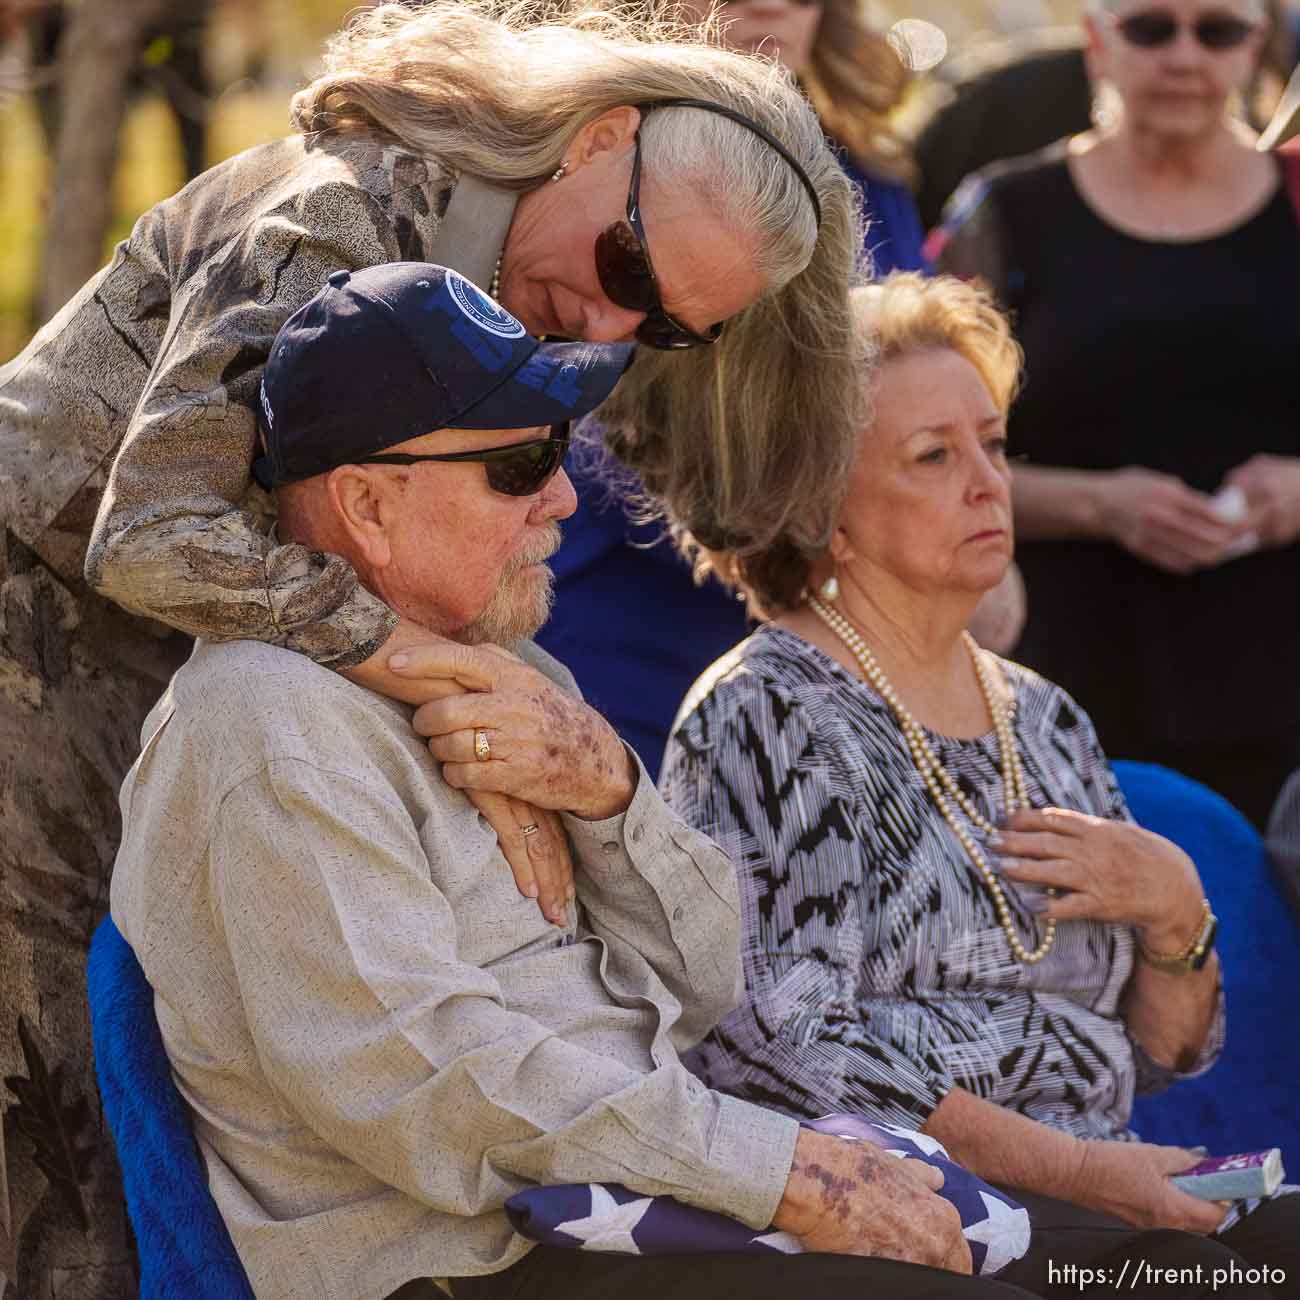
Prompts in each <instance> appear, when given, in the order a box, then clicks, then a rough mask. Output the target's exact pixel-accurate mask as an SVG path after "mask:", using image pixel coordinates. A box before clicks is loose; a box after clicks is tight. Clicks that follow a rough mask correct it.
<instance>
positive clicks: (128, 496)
mask: <svg viewBox="0 0 1300 1300" xmlns="http://www.w3.org/2000/svg"><path fill="white" fill-rule="evenodd" d="M400 256H401V249H400V247H399V240H398V239H397V237H396V235H395V234H394V231H393V226H392V222H391V220H390V218H389V216H388V214H387V213H386V211H385V209H384V208H383V207H382V206H381V205H380V204H379V203H378V202H377V200H376V199H375V198H374V196H373V195H371V194H368V193H366V192H365V191H364V190H361V189H358V188H356V187H355V186H353V185H350V184H348V183H346V182H343V181H330V182H329V183H325V184H318V185H315V186H314V187H312V188H310V189H308V190H307V191H306V192H305V193H301V194H298V195H295V196H294V197H293V198H292V199H291V200H289V201H287V202H286V203H284V204H282V205H280V206H279V207H278V208H276V209H274V210H272V211H270V212H268V213H265V214H264V215H262V216H260V217H259V218H258V219H257V220H256V221H254V222H253V223H252V224H251V226H250V227H249V228H248V229H247V230H246V231H243V232H235V233H233V234H232V235H231V236H230V238H229V239H228V240H227V241H226V242H225V243H224V244H221V245H219V246H217V247H216V248H214V249H213V250H212V251H211V254H210V255H209V256H208V257H207V260H206V261H205V262H203V263H202V264H201V265H200V266H199V267H198V268H197V269H196V270H195V271H194V273H193V274H192V275H190V276H189V278H188V279H187V280H186V282H185V284H184V285H183V286H182V287H181V288H180V290H179V291H178V292H177V294H176V296H175V298H174V299H173V303H172V311H171V317H170V320H169V322H168V327H167V332H166V334H165V336H164V337H163V340H162V344H161V347H160V350H159V353H158V356H157V359H156V361H155V363H154V366H153V369H152V372H151V374H150V376H149V381H148V384H147V385H146V387H145V389H144V392H143V394H142V395H141V397H140V400H139V403H138V405H137V406H136V409H135V413H134V415H133V417H132V419H131V422H130V425H129V427H128V429H127V432H126V435H125V437H124V439H123V441H122V444H121V447H120V449H119V451H118V454H117V457H116V459H115V461H114V464H113V468H112V472H111V474H110V476H109V481H108V486H107V489H106V490H105V493H104V496H103V500H102V501H101V503H100V507H99V514H98V517H97V519H96V521H95V528H94V532H93V534H92V536H91V540H90V547H89V550H88V552H87V556H86V578H87V581H88V582H90V584H91V585H92V586H93V587H95V588H96V589H97V590H98V591H99V592H101V593H102V594H103V595H105V596H107V597H109V598H110V599H112V600H115V601H117V602H118V603H119V604H121V605H124V606H125V607H127V608H128V609H131V610H134V611H136V612H138V613H141V614H146V615H148V616H150V617H152V618H155V619H158V620H160V621H161V622H164V623H167V624H170V625H171V626H172V627H176V628H179V629H181V630H182V631H184V632H188V633H191V634H192V635H194V636H203V637H207V638H209V639H214V640H231V639H245V638H247V639H253V640H259V641H267V642H270V643H271V644H273V645H279V646H284V647H286V648H288V649H291V650H296V651H299V652H300V653H303V654H306V655H308V656H309V657H310V658H312V659H314V660H316V661H317V662H318V663H321V664H325V665H328V666H329V667H331V668H335V669H343V668H348V667H351V666H352V665H353V664H357V663H360V662H361V661H362V660H364V659H366V658H368V657H369V656H370V655H371V654H373V653H374V652H375V651H376V650H377V649H378V648H379V647H380V646H381V645H382V644H383V642H384V641H385V640H386V639H387V638H388V636H389V634H390V633H391V632H392V629H393V627H394V626H395V624H396V621H397V620H396V616H395V615H394V614H393V613H392V611H391V610H389V608H388V607H387V606H386V605H384V604H383V603H382V602H381V601H380V600H378V599H377V598H376V597H374V596H373V595H371V594H370V593H369V592H368V591H366V589H365V588H364V587H362V586H361V585H360V583H359V582H358V580H357V576H356V574H355V573H354V572H353V570H352V568H351V567H350V566H349V565H348V564H347V563H346V562H345V561H344V560H342V559H341V558H339V557H338V556H333V555H323V554H315V553H312V552H309V551H308V550H306V549H305V548H304V547H302V546H297V545H285V546H281V545H276V544H275V543H274V542H273V541H272V540H271V538H270V537H268V536H267V534H266V533H265V532H264V531H262V529H261V528H260V527H259V526H258V523H257V520H256V519H255V517H254V516H253V515H252V514H251V513H249V512H248V511H247V510H244V509H242V508H241V507H240V504H238V503H240V502H242V501H243V500H244V498H245V495H246V493H247V491H248V488H249V470H250V465H251V463H252V459H253V456H254V452H255V445H256V438H257V425H256V417H255V414H254V412H255V406H256V402H257V391H258V385H259V382H260V380H261V373H262V367H263V363H264V361H265V359H266V356H267V354H268V352H269V350H270V346H271V343H272V341H273V340H274V338H275V334H276V332H277V330H278V329H279V327H280V325H281V324H282V323H283V322H284V320H285V319H286V318H287V317H288V316H289V315H290V314H291V313H292V312H293V311H295V310H296V309H297V308H298V307H299V306H301V305H302V304H303V303H304V302H306V301H307V300H308V299H309V298H310V297H311V296H312V295H313V294H314V293H315V292H316V291H317V289H318V288H319V287H320V286H321V285H322V284H323V283H324V282H325V279H326V278H327V277H328V276H329V274H330V273H331V272H333V271H336V270H338V269H340V268H349V269H351V268H356V267H360V266H368V265H373V264H375V263H378V262H384V261H392V260H395V259H397V258H399V257H400ZM357 380H358V383H364V382H365V379H364V376H358V377H357Z"/></svg>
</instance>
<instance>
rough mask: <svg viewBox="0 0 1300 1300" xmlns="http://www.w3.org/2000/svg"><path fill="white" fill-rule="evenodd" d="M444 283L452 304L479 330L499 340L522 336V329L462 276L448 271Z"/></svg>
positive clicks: (496, 304)
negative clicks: (485, 331)
mask: <svg viewBox="0 0 1300 1300" xmlns="http://www.w3.org/2000/svg"><path fill="white" fill-rule="evenodd" d="M445 283H446V286H447V292H448V293H449V294H450V295H451V300H452V302H454V303H455V304H456V306H457V307H459V308H460V310H461V311H462V312H463V313H464V314H465V315H466V316H467V317H468V318H469V319H470V320H471V321H473V322H474V324H475V325H477V326H478V327H479V328H480V329H484V330H487V331H488V333H489V334H495V335H496V336H497V338H500V339H518V338H522V337H523V336H524V333H525V330H524V327H523V326H522V325H521V324H520V323H519V322H518V321H517V320H515V318H514V317H513V316H512V315H511V314H510V313H509V312H508V311H506V309H505V308H504V307H503V306H501V304H500V303H498V302H494V301H493V300H492V299H491V298H489V297H488V296H487V294H485V293H483V292H482V291H481V290H480V289H478V288H477V287H476V286H475V285H472V284H471V283H470V282H469V281H468V280H466V279H465V277H464V276H461V275H457V274H456V272H455V271H448V272H447V278H446V281H445Z"/></svg>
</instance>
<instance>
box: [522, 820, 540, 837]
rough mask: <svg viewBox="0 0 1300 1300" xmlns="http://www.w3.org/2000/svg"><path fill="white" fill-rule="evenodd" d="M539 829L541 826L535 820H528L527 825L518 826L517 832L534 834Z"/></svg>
mask: <svg viewBox="0 0 1300 1300" xmlns="http://www.w3.org/2000/svg"><path fill="white" fill-rule="evenodd" d="M540 829H541V827H540V826H538V824H537V823H536V822H529V823H528V825H527V826H521V827H520V828H519V833H520V835H536V834H537V832H538V831H539V830H540Z"/></svg>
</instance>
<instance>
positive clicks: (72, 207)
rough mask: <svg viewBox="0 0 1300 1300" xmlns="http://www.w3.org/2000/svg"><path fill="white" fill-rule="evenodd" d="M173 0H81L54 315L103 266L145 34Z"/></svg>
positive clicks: (54, 253) (74, 11) (67, 48)
mask: <svg viewBox="0 0 1300 1300" xmlns="http://www.w3.org/2000/svg"><path fill="white" fill-rule="evenodd" d="M168 7H169V6H168V3H167V0H107V2H106V0H81V2H80V3H78V4H76V5H70V6H69V7H68V25H67V29H66V31H65V32H64V35H63V40H62V44H61V48H60V52H59V95H60V100H59V118H60V127H59V135H58V139H57V141H56V142H55V147H54V175H53V179H52V185H51V202H50V219H49V226H48V229H47V232H46V241H45V259H44V268H43V275H42V281H41V292H40V303H39V309H40V318H41V319H42V320H48V319H49V318H50V317H51V316H53V315H54V313H55V312H56V311H58V309H59V308H60V307H62V306H63V304H64V303H65V302H67V301H68V299H69V298H71V297H72V295H73V294H74V293H76V291H77V290H78V289H80V288H81V286H82V285H83V284H84V283H85V282H86V281H87V280H88V279H90V277H91V276H92V275H93V274H94V273H95V271H96V270H98V269H99V266H100V264H101V263H102V261H103V255H104V237H105V235H106V233H107V231H108V225H109V220H110V218H111V215H112V207H111V205H112V196H113V174H114V171H115V169H116V166H117V152H118V138H119V136H120V134H121V129H122V120H123V118H124V117H125V114H126V101H127V89H128V84H129V82H130V79H131V74H132V71H133V70H134V68H135V66H136V63H137V61H138V60H139V58H140V51H141V45H142V41H143V33H144V32H145V31H146V29H147V28H149V27H150V26H152V25H154V24H156V23H158V22H159V21H160V20H161V19H162V17H163V15H164V14H165V13H166V11H167V9H168Z"/></svg>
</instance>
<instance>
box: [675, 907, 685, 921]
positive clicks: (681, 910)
mask: <svg viewBox="0 0 1300 1300" xmlns="http://www.w3.org/2000/svg"><path fill="white" fill-rule="evenodd" d="M685 914H686V909H685V908H682V907H674V908H673V920H674V921H680V920H681V919H682V917H683V916H684V915H685Z"/></svg>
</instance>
